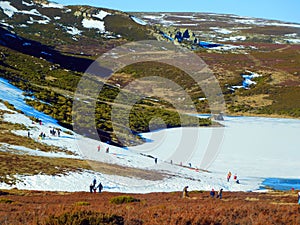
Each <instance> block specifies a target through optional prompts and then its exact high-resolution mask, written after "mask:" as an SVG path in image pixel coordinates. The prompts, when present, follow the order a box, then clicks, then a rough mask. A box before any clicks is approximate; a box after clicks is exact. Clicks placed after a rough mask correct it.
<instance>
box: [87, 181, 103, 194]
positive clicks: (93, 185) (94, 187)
mask: <svg viewBox="0 0 300 225" xmlns="http://www.w3.org/2000/svg"><path fill="white" fill-rule="evenodd" d="M97 189H98V192H99V193H101V192H102V189H103V185H102V183H101V182H100V183H99V184H98V185H97V180H96V178H94V180H93V182H92V183H91V184H90V192H91V193H96V192H97Z"/></svg>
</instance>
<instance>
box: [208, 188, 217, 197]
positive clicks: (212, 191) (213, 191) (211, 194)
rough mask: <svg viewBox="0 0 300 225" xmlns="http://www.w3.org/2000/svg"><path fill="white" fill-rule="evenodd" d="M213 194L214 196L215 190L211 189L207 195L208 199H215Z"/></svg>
mask: <svg viewBox="0 0 300 225" xmlns="http://www.w3.org/2000/svg"><path fill="white" fill-rule="evenodd" d="M215 194H216V192H215V190H214V189H211V191H210V193H209V195H210V197H212V198H214V197H215Z"/></svg>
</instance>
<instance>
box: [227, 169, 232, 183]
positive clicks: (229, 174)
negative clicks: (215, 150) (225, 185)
mask: <svg viewBox="0 0 300 225" xmlns="http://www.w3.org/2000/svg"><path fill="white" fill-rule="evenodd" d="M230 177H231V172H230V171H229V172H228V174H227V181H228V182H229V180H230Z"/></svg>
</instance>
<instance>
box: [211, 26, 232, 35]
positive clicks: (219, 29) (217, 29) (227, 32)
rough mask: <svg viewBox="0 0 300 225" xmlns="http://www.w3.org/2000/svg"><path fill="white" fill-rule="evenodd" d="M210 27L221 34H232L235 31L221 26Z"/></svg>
mask: <svg viewBox="0 0 300 225" xmlns="http://www.w3.org/2000/svg"><path fill="white" fill-rule="evenodd" d="M210 29H211V30H214V31H215V32H217V33H220V34H231V33H232V32H233V31H231V30H228V29H225V28H220V27H211V28H210Z"/></svg>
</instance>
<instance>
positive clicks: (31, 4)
mask: <svg viewBox="0 0 300 225" xmlns="http://www.w3.org/2000/svg"><path fill="white" fill-rule="evenodd" d="M22 4H23V5H26V6H33V5H34V3H33V2H32V1H30V3H28V2H25V1H22Z"/></svg>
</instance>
